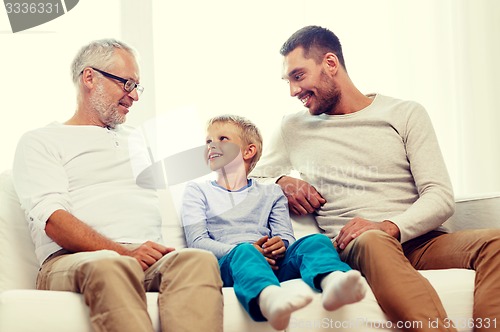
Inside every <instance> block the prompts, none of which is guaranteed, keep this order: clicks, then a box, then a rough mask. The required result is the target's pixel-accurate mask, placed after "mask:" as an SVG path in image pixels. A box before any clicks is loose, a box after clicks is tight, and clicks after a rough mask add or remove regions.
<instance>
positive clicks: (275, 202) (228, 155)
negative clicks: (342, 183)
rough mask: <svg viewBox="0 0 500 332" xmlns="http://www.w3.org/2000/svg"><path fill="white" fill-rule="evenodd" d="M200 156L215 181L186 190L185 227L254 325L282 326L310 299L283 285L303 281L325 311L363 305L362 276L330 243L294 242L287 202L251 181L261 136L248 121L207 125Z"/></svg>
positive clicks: (225, 119) (229, 118) (315, 239)
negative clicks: (317, 294) (215, 262)
mask: <svg viewBox="0 0 500 332" xmlns="http://www.w3.org/2000/svg"><path fill="white" fill-rule="evenodd" d="M206 144H207V150H206V155H205V159H206V162H207V163H208V164H209V166H210V168H211V170H212V171H215V172H216V174H217V180H215V181H206V182H203V183H194V182H191V183H189V184H188V185H187V187H186V191H185V194H184V199H183V208H182V222H183V226H184V231H185V235H186V240H187V243H188V246H189V247H195V248H200V249H205V250H209V251H211V252H213V253H214V254H215V256H217V258H218V260H219V266H220V270H221V277H222V280H223V282H224V286H225V287H234V291H235V293H236V296H237V297H238V299H239V301H240V303H241V304H242V305H243V306H244V308H245V310H246V311H247V312H248V313H249V314H250V316H251V317H252V318H253V319H254V320H256V321H264V320H267V321H269V323H270V324H271V326H273V328H275V329H277V330H283V329H285V328H286V327H287V326H288V324H289V321H290V316H291V314H292V313H293V312H294V311H296V310H298V309H300V308H303V307H304V306H306V305H307V304H308V303H310V302H311V300H312V297H311V295H310V294H300V293H293V292H292V293H290V292H286V291H284V290H283V289H282V288H280V282H282V281H285V280H290V279H294V278H302V279H303V280H304V281H305V282H306V283H307V284H308V285H309V286H310V287H311V288H313V289H315V290H317V291H320V292H321V291H322V292H323V295H322V303H323V307H324V308H325V309H326V310H335V309H337V308H339V307H341V306H342V305H344V304H348V303H354V302H357V301H360V300H361V299H362V298H363V297H364V295H365V291H366V290H365V288H364V284H363V283H362V281H361V278H360V276H361V275H360V273H359V272H358V271H355V270H351V268H350V267H349V266H348V265H347V264H345V263H343V262H342V261H341V260H340V258H339V256H338V254H337V251H336V250H335V248H334V247H333V245H332V242H331V241H330V239H329V238H328V237H326V236H324V235H320V234H314V235H310V236H306V237H303V238H301V239H299V240H297V241H295V238H294V235H293V230H292V224H291V222H290V217H289V212H288V202H287V199H286V197H285V196H284V194H283V192H282V191H281V188H280V187H279V186H278V185H275V184H272V185H263V184H260V183H258V182H254V181H253V180H252V179H248V177H247V176H248V174H249V172H250V171H251V170H252V169H253V167H254V166H255V164H256V163H257V161H258V160H259V158H260V156H261V151H262V137H261V135H260V133H259V130H258V129H257V127H256V126H255V125H254V124H253V123H251V122H250V121H248V120H247V119H245V118H243V117H239V116H233V115H223V116H219V117H215V118H213V119H211V120H210V121H209V123H208V127H207V141H206Z"/></svg>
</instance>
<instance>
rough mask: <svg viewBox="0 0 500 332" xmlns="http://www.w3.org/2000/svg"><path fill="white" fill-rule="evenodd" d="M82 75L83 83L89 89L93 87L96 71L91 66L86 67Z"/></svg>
mask: <svg viewBox="0 0 500 332" xmlns="http://www.w3.org/2000/svg"><path fill="white" fill-rule="evenodd" d="M81 76H82V77H81V78H80V79H81V80H82V83H83V84H82V85H83V86H85V87H86V88H87V89H92V88H93V87H94V84H95V79H96V77H95V75H94V71H93V70H92V68H90V67H86V68H85V69H84V70H83V72H82V75H81Z"/></svg>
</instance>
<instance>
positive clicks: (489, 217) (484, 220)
mask: <svg viewBox="0 0 500 332" xmlns="http://www.w3.org/2000/svg"><path fill="white" fill-rule="evenodd" d="M455 202H456V208H455V214H454V215H453V216H452V217H451V218H450V219H448V220H447V221H446V222H445V223H444V224H443V226H445V227H446V228H447V229H448V230H450V231H452V232H456V231H459V230H463V229H478V228H500V192H499V193H490V194H481V195H473V196H466V197H457V198H456V199H455Z"/></svg>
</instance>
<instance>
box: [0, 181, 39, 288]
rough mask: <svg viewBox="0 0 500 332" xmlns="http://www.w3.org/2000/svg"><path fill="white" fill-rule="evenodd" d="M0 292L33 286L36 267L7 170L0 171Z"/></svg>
mask: <svg viewBox="0 0 500 332" xmlns="http://www.w3.org/2000/svg"><path fill="white" fill-rule="evenodd" d="M0 188H1V190H0V225H1V227H0V248H2V252H1V254H0V266H1V271H2V273H0V292H1V291H3V290H6V289H11V288H18V289H19V288H33V287H34V285H35V278H36V275H37V271H38V268H39V265H38V261H37V259H36V256H35V247H34V245H33V242H32V240H31V237H30V232H29V230H28V224H27V223H26V222H25V219H24V213H23V212H22V210H21V206H20V204H19V200H18V198H17V194H16V192H15V190H14V184H13V182H12V175H11V172H10V171H6V172H3V173H1V174H0Z"/></svg>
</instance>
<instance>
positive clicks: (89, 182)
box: [13, 40, 222, 332]
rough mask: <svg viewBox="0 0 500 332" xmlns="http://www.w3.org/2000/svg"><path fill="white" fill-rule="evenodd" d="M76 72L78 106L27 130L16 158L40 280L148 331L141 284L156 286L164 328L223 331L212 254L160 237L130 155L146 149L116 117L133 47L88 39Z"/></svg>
mask: <svg viewBox="0 0 500 332" xmlns="http://www.w3.org/2000/svg"><path fill="white" fill-rule="evenodd" d="M72 75H73V81H74V83H75V85H76V88H77V96H78V97H77V108H76V112H75V113H74V115H73V116H72V117H71V118H70V119H69V120H67V121H66V122H64V123H59V122H55V123H52V124H50V125H48V126H46V127H43V128H39V129H35V130H32V131H30V132H28V133H26V134H25V135H24V136H23V137H22V138H21V140H20V142H19V144H18V147H17V150H16V156H15V161H14V168H13V175H14V183H15V187H16V191H17V193H18V196H19V199H20V201H21V205H22V208H23V209H24V210H25V213H26V216H27V221H28V223H29V226H30V229H31V235H32V238H33V242H34V244H35V248H36V254H37V257H38V259H39V261H40V264H41V269H40V272H39V275H38V279H37V288H38V289H43V290H57V291H72V292H78V293H81V294H83V296H84V299H85V302H86V303H87V305H88V306H89V309H90V320H91V324H92V327H93V329H94V330H95V331H120V332H122V331H133V332H136V331H152V330H153V326H152V323H151V320H150V317H149V315H148V311H147V305H146V294H145V291H158V292H159V295H158V305H159V313H160V321H161V326H162V330H163V331H175V332H178V331H214V332H215V331H221V330H222V294H221V287H222V282H221V279H220V275H219V270H218V265H217V260H216V259H215V258H214V257H213V255H212V254H211V253H209V252H208V251H202V250H197V249H185V250H178V251H176V250H175V249H174V248H171V247H167V246H165V245H164V244H163V243H162V236H161V223H162V220H161V216H160V209H159V200H158V196H157V194H156V192H155V191H154V190H152V189H146V188H142V187H140V186H138V185H137V183H136V177H135V174H134V173H133V167H132V162H133V158H141V156H144V155H146V156H147V151H146V149H145V146H144V145H143V144H140V143H141V142H137V141H136V139H134V140H132V137H134V136H133V135H131V133H132V132H133V130H131V128H128V127H126V126H124V125H122V124H123V123H124V122H125V120H126V116H127V113H128V112H129V111H130V108H131V107H132V105H133V103H134V102H136V101H138V100H139V96H140V94H141V92H142V91H143V87H142V86H141V85H140V84H139V67H138V64H137V62H136V57H135V53H134V51H133V50H132V49H131V48H130V47H129V46H127V45H126V44H124V43H122V42H119V41H117V40H99V41H94V42H92V43H90V44H89V45H87V46H85V47H83V48H82V49H81V50H80V52H79V53H78V54H77V56H76V58H75V59H74V61H73V64H72ZM192 299H196V301H193V300H192ZM195 318H196V319H195Z"/></svg>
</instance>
